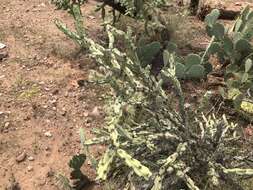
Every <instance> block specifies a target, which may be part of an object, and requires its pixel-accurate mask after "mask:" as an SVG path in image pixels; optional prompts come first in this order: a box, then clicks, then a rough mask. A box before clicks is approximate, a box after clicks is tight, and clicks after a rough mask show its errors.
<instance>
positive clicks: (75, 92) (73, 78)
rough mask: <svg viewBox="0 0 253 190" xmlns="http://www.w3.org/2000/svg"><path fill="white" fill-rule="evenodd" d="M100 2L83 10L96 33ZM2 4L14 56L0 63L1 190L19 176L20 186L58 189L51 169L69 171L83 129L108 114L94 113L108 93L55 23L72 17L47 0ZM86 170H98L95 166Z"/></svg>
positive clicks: (3, 33)
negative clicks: (91, 81) (96, 11)
mask: <svg viewBox="0 0 253 190" xmlns="http://www.w3.org/2000/svg"><path fill="white" fill-rule="evenodd" d="M94 8H95V6H94V3H92V2H90V3H89V4H88V5H86V6H85V12H86V14H85V15H86V26H87V28H88V29H89V33H90V35H94V36H96V34H97V33H98V32H99V31H98V30H99V25H98V24H97V21H96V17H95V16H96V15H94V11H93V10H94ZM0 10H1V12H0V42H1V43H4V44H5V45H6V46H7V48H5V49H4V50H1V51H5V52H8V55H9V56H8V58H7V59H4V60H3V61H2V62H1V61H0V189H1V190H2V189H5V188H6V187H7V186H9V185H10V182H9V181H10V179H12V176H14V178H15V179H16V181H17V182H18V183H19V185H20V187H21V189H22V190H37V189H38V190H39V189H40V190H41V189H47V190H55V189H57V188H56V187H55V182H54V180H53V177H52V174H53V173H57V172H61V173H65V174H66V175H68V173H69V169H68V166H67V163H68V161H69V159H70V158H71V156H72V155H73V154H75V153H77V152H79V151H80V141H79V134H78V130H79V128H80V127H82V128H85V130H86V131H87V132H89V130H90V129H91V128H93V127H96V126H100V123H101V122H102V120H103V114H102V112H101V113H100V112H99V114H97V115H96V116H95V117H91V116H90V115H89V113H91V112H92V110H93V109H95V110H96V109H97V108H98V109H100V108H101V105H102V98H103V97H102V94H101V93H99V92H101V89H98V87H96V86H93V85H91V84H88V83H86V80H87V75H88V71H89V69H91V68H93V67H94V66H95V65H94V63H93V62H92V61H91V60H89V59H88V58H87V57H86V56H85V55H82V56H80V55H79V54H78V48H77V47H76V45H75V44H73V42H72V41H71V40H69V39H67V38H66V37H65V35H64V34H62V33H61V32H60V31H59V30H58V29H57V28H56V27H55V25H54V23H53V20H54V19H55V18H59V19H62V20H64V22H67V23H68V24H69V25H71V24H72V23H71V21H72V20H71V18H70V16H69V15H68V14H67V13H65V12H62V11H55V10H54V6H53V5H51V4H50V3H49V1H47V0H22V1H20V0H11V1H10V0H1V3H0ZM97 17H98V16H97ZM78 80H83V81H84V85H83V86H81V87H80V86H79V85H78V84H77V81H78ZM47 134H50V135H47ZM48 136H51V137H48ZM24 152H25V154H26V158H25V159H24V160H22V161H20V162H19V163H18V162H17V161H16V160H17V159H19V158H20V156H21V157H22V153H24ZM32 158H34V160H33V159H32ZM30 160H33V161H30ZM86 173H87V174H89V175H90V176H91V177H92V176H93V175H94V174H93V173H92V171H91V170H90V169H89V167H86Z"/></svg>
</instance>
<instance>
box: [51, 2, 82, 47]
mask: <svg viewBox="0 0 253 190" xmlns="http://www.w3.org/2000/svg"><path fill="white" fill-rule="evenodd" d="M85 1H86V0H52V1H51V2H52V3H53V4H55V6H56V7H57V9H63V10H66V11H68V13H69V14H70V15H72V17H73V18H74V22H75V29H76V31H71V30H70V29H69V28H68V27H67V26H66V25H65V24H64V23H63V22H62V21H60V20H58V19H56V20H55V25H56V26H57V28H58V29H59V30H61V31H62V32H63V33H64V34H66V35H67V36H68V37H69V38H71V39H72V40H74V41H75V42H76V43H77V44H78V45H79V46H80V47H81V48H85V47H86V44H85V42H84V39H83V38H84V35H85V30H84V24H83V16H82V11H81V5H82V4H84V3H85Z"/></svg>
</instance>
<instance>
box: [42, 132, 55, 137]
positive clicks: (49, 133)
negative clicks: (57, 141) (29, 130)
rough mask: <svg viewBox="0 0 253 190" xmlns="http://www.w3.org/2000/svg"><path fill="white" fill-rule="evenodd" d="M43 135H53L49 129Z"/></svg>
mask: <svg viewBox="0 0 253 190" xmlns="http://www.w3.org/2000/svg"><path fill="white" fill-rule="evenodd" d="M44 135H45V136H46V137H52V136H53V135H52V133H51V132H50V131H47V132H45V133H44Z"/></svg>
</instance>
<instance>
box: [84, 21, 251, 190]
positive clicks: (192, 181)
mask: <svg viewBox="0 0 253 190" xmlns="http://www.w3.org/2000/svg"><path fill="white" fill-rule="evenodd" d="M107 32H108V36H109V46H108V47H103V46H101V45H99V44H97V43H95V42H94V41H93V40H91V39H88V38H85V40H86V43H87V44H89V50H90V52H91V56H92V57H93V58H95V59H96V61H97V62H98V63H99V64H100V65H101V67H103V68H104V69H103V70H105V71H106V72H104V73H102V74H101V73H100V74H95V77H94V75H93V77H92V80H93V81H96V80H97V82H100V83H101V82H103V83H108V84H110V86H111V87H112V89H113V92H114V93H113V97H112V98H111V102H110V103H108V104H107V105H106V109H107V113H108V116H107V118H106V124H105V126H104V127H103V128H102V129H97V130H96V133H95V135H96V138H95V139H91V140H86V141H84V142H83V145H84V146H91V145H94V144H100V143H101V144H105V145H106V146H107V150H106V151H105V153H104V155H103V156H102V157H101V159H100V160H99V162H98V164H97V166H96V171H97V179H98V180H112V181H116V182H117V184H118V185H119V186H120V188H121V189H124V188H125V189H134V188H135V189H152V190H160V189H170V188H171V189H183V188H184V189H194V190H197V189H204V188H209V189H212V188H215V187H219V186H221V185H223V184H227V185H228V189H233V188H234V189H238V187H239V185H238V186H235V185H234V184H236V179H237V178H235V177H234V176H236V175H237V176H247V175H252V174H253V170H252V169H246V168H247V164H246V162H245V160H244V158H246V153H245V152H243V151H241V149H240V144H241V143H242V139H241V136H240V135H239V134H237V132H238V127H237V125H235V124H233V123H229V122H228V121H227V119H226V117H225V116H223V117H222V118H216V117H215V116H210V117H205V116H204V115H202V116H196V120H195V121H191V120H188V119H187V113H186V112H185V109H184V97H183V93H182V90H181V88H180V83H179V81H178V80H177V78H176V76H175V74H176V67H175V64H174V63H175V62H174V60H173V59H174V58H175V53H173V52H169V51H165V52H164V59H165V60H166V61H165V62H166V63H167V65H166V66H165V67H164V68H163V69H162V71H161V73H160V74H159V76H158V79H156V78H155V77H152V75H150V69H149V68H148V67H146V68H143V67H142V63H141V61H140V60H139V57H138V55H137V53H136V52H137V51H136V50H137V48H136V46H135V44H134V43H133V41H132V39H133V37H132V35H131V31H130V30H128V31H127V32H126V33H124V32H122V31H119V30H117V29H115V28H113V27H111V26H109V25H108V26H107ZM116 37H121V38H124V39H125V44H127V47H129V48H128V50H129V51H128V52H127V53H124V52H121V51H120V50H119V49H117V48H116V47H115V46H114V42H115V38H116ZM130 50H131V51H130ZM188 59H189V60H193V59H198V60H199V57H191V58H188ZM93 74H94V73H93ZM96 76H99V80H98V78H97V77H96ZM101 76H104V78H103V80H102V81H101ZM164 80H166V81H170V82H171V83H172V84H174V87H175V89H176V91H177V93H178V95H179V98H180V99H179V112H177V111H176V110H177V108H175V107H173V106H172V105H171V102H172V101H173V100H171V98H170V97H169V96H167V95H166V92H165V91H164V90H163V89H162V87H161V85H162V83H163V81H164ZM238 166H240V167H241V168H242V169H240V168H238ZM231 181H232V182H233V185H231V184H232V182H231ZM229 185H230V186H229ZM123 186H124V188H123Z"/></svg>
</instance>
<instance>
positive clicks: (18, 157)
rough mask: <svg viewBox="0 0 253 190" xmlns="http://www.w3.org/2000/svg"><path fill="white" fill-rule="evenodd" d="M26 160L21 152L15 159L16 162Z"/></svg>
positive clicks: (24, 154)
mask: <svg viewBox="0 0 253 190" xmlns="http://www.w3.org/2000/svg"><path fill="white" fill-rule="evenodd" d="M25 159H26V153H25V152H22V153H21V154H20V155H18V156H17V157H16V161H17V162H23V161H24V160H25Z"/></svg>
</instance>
